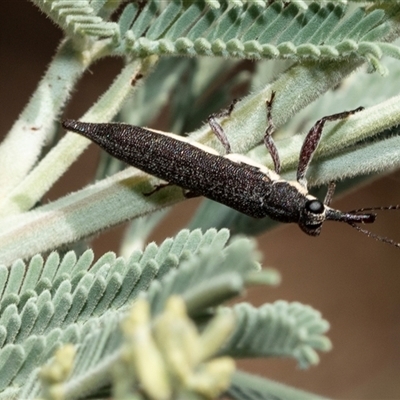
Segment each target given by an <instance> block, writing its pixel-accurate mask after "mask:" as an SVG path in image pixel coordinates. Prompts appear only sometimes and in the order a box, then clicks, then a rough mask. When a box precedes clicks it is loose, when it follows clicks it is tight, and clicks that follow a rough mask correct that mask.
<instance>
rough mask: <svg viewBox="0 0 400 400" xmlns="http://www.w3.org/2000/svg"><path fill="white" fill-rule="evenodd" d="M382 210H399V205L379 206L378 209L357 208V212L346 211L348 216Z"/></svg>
mask: <svg viewBox="0 0 400 400" xmlns="http://www.w3.org/2000/svg"><path fill="white" fill-rule="evenodd" d="M382 210H386V211H388V210H400V204H396V205H394V206H380V207H368V208H359V209H358V210H352V211H348V213H349V214H356V213H359V212H364V211H382Z"/></svg>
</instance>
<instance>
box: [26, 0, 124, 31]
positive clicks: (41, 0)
mask: <svg viewBox="0 0 400 400" xmlns="http://www.w3.org/2000/svg"><path fill="white" fill-rule="evenodd" d="M32 1H33V2H34V3H35V4H36V5H37V6H38V7H39V8H40V9H41V10H42V11H43V12H45V13H46V14H47V15H48V16H49V17H50V18H51V19H52V20H53V21H54V22H55V23H57V24H58V25H60V26H61V27H63V28H64V29H65V31H66V32H68V33H69V34H70V35H71V36H74V35H85V36H94V37H101V38H108V37H115V36H116V35H118V33H119V29H118V25H117V24H116V23H114V22H107V21H105V20H104V19H103V18H102V17H100V16H99V15H97V14H98V13H99V11H101V8H102V7H101V6H102V3H104V1H103V2H101V1H98V2H93V1H89V0H78V1H70V0H32ZM92 3H94V4H92ZM116 5H117V2H114V7H115V6H116Z"/></svg>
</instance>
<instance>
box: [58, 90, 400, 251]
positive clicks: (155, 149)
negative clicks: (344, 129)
mask: <svg viewBox="0 0 400 400" xmlns="http://www.w3.org/2000/svg"><path fill="white" fill-rule="evenodd" d="M274 97H275V92H272V94H271V97H270V99H269V100H267V101H266V109H267V121H268V125H267V128H266V130H265V135H264V143H265V145H266V147H267V149H268V151H269V153H270V155H271V157H272V160H273V163H274V167H275V168H274V170H270V169H268V168H267V167H265V166H263V165H260V164H256V163H254V162H253V161H252V160H251V159H249V158H247V157H245V156H242V155H238V154H234V153H232V152H231V148H230V144H229V141H228V139H227V136H226V134H225V132H224V130H223V128H222V126H221V124H220V123H219V122H217V118H220V117H225V116H229V115H230V113H231V112H232V110H233V107H234V103H232V105H231V106H230V107H229V108H228V109H227V110H225V111H223V112H221V113H218V114H212V115H211V116H210V117H209V118H208V122H209V125H210V127H211V130H212V131H213V132H214V134H215V135H216V136H217V137H218V139H219V140H220V142H221V143H222V145H223V146H224V148H225V150H226V154H225V155H220V154H219V153H218V152H216V151H215V150H214V149H212V148H209V147H207V146H204V145H200V144H198V143H189V142H188V141H187V140H185V139H184V138H182V137H180V136H176V135H173V134H166V133H160V132H155V131H151V130H149V129H145V128H142V127H138V126H131V125H125V124H120V123H103V124H95V123H86V122H80V121H76V120H71V119H67V120H65V121H63V123H62V125H63V127H64V128H65V129H67V130H69V131H73V132H76V133H79V134H81V135H83V136H85V137H87V138H89V139H90V140H92V141H93V142H95V143H97V144H98V145H99V146H100V147H101V148H102V149H104V150H105V151H107V152H108V153H109V154H111V155H112V156H114V157H116V158H118V159H120V160H122V161H124V162H126V163H128V164H130V165H132V166H134V167H136V168H138V169H140V170H142V171H144V172H147V173H149V174H151V175H154V176H156V177H158V178H160V179H162V180H164V181H166V182H168V184H173V185H178V186H180V187H181V188H183V189H184V191H185V192H184V193H185V195H186V196H187V197H195V196H205V197H207V198H209V199H212V200H215V201H217V202H219V203H222V204H225V205H227V206H229V207H231V208H233V209H235V210H238V211H240V212H242V213H244V214H246V215H248V216H250V217H253V218H264V217H266V216H269V217H270V218H272V219H274V220H277V221H279V222H284V223H289V222H292V223H297V224H298V225H299V227H300V228H301V229H302V230H303V231H304V232H305V233H307V234H308V235H311V236H318V235H319V234H320V232H321V227H322V224H323V223H324V222H325V221H340V222H345V223H347V224H349V225H350V226H352V227H353V228H356V229H357V230H359V231H361V232H363V233H365V234H367V235H368V236H371V237H374V238H376V239H378V240H381V241H384V242H386V243H390V244H392V245H394V246H396V247H400V243H395V242H394V241H392V240H391V239H388V238H385V237H380V236H377V235H375V234H373V233H371V232H369V231H367V230H365V229H363V228H361V227H360V226H359V224H369V223H373V222H374V221H375V219H376V214H374V213H366V211H374V210H378V209H380V210H383V209H385V210H388V209H390V210H392V209H399V208H400V206H399V205H397V206H388V207H375V208H364V209H359V210H353V211H349V212H342V211H339V210H335V209H333V208H331V207H330V206H329V205H330V202H331V200H332V196H333V193H334V188H335V185H334V184H333V183H331V184H330V185H329V187H328V191H327V194H326V196H325V199H324V201H323V202H321V201H320V200H318V199H317V198H316V197H314V196H313V195H311V194H310V193H309V192H308V188H307V180H306V172H307V169H308V167H309V165H310V163H311V160H312V157H313V155H314V153H315V150H316V149H317V146H318V144H319V142H320V139H321V135H322V131H323V127H324V125H325V123H326V122H327V121H336V120H341V119H345V118H347V117H349V116H350V115H352V114H354V113H356V112H359V111H361V110H362V109H363V108H362V107H359V108H357V109H354V110H351V111H345V112H341V113H338V114H333V115H329V116H326V117H323V118H321V119H320V120H318V121H317V122H316V123H315V125H314V126H313V127H312V128H311V129H310V131H309V132H308V134H307V135H306V138H305V140H304V142H303V145H302V148H301V150H300V157H299V163H298V168H297V176H296V180H293V181H287V180H285V179H283V178H282V177H280V175H279V173H280V169H281V163H280V159H279V154H278V151H277V148H276V146H275V143H274V141H273V138H272V134H273V132H274V131H275V127H274V124H273V121H272V116H271V110H272V104H273V101H274ZM164 186H165V185H164ZM161 187H163V185H161V186H160V187H158V188H156V189H155V190H154V191H157V190H158V189H159V188H161ZM154 191H153V192H154Z"/></svg>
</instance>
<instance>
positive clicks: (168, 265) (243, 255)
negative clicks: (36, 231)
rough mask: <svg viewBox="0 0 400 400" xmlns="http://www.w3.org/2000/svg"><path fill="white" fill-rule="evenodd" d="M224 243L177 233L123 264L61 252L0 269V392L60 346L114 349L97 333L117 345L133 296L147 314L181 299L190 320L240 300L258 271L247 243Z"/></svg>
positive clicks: (220, 238) (210, 235) (224, 236)
mask: <svg viewBox="0 0 400 400" xmlns="http://www.w3.org/2000/svg"><path fill="white" fill-rule="evenodd" d="M228 238H229V233H228V231H227V230H222V231H219V232H217V231H216V230H214V229H211V230H209V231H207V232H205V233H204V234H202V233H201V232H200V230H196V231H193V232H189V231H187V230H183V231H181V232H180V233H179V234H178V235H177V236H176V238H175V239H167V240H165V241H164V242H163V243H162V244H161V245H160V246H156V245H155V244H154V243H153V244H150V245H148V246H147V247H146V249H145V250H144V251H143V252H142V251H135V252H134V253H133V254H132V255H131V256H130V258H129V259H128V260H127V261H125V260H124V259H122V258H117V257H116V256H115V254H113V253H106V254H105V255H103V256H102V257H101V258H100V259H99V260H97V261H96V262H95V263H94V264H93V265H92V263H93V258H94V255H93V252H92V251H91V250H88V251H86V252H84V253H83V254H82V255H81V256H80V257H79V258H78V257H77V256H76V255H75V253H73V252H69V253H67V254H66V255H65V256H64V257H63V258H62V259H61V258H60V256H59V255H58V254H57V253H55V252H54V253H52V254H50V255H49V257H48V258H47V260H46V261H45V260H43V258H42V257H40V256H35V257H33V258H32V259H31V260H30V262H29V263H28V264H27V265H25V264H24V263H23V262H22V261H20V260H18V261H16V262H15V263H14V264H13V265H12V266H11V268H10V269H7V268H5V267H1V268H0V276H1V277H2V281H1V282H0V283H1V288H2V296H1V300H2V301H1V305H2V308H1V310H2V311H1V315H0V340H1V344H2V348H1V349H0V360H3V361H4V364H3V366H2V367H1V366H0V376H2V377H3V380H2V381H0V383H1V384H2V385H1V386H0V392H1V391H4V390H6V388H7V387H8V386H9V385H10V384H12V385H17V386H19V385H21V384H22V383H24V382H25V381H26V379H27V378H28V377H30V374H31V373H32V371H33V370H34V368H35V367H37V366H39V365H41V364H42V363H43V362H45V361H46V360H47V359H48V358H49V357H50V356H51V355H52V354H53V352H54V350H55V349H56V348H57V347H59V346H60V345H61V344H64V343H76V344H78V343H79V344H82V342H83V341H85V343H86V341H87V346H90V348H91V349H95V348H96V346H95V347H93V346H94V345H93V341H94V342H95V343H99V342H101V343H103V345H102V346H100V350H98V351H99V355H98V357H100V356H101V357H105V354H108V352H110V351H112V350H113V349H115V346H114V345H112V346H111V345H110V343H111V342H110V340H111V339H106V336H104V335H105V333H104V332H108V334H109V335H111V333H112V332H113V333H112V334H113V335H114V334H115V335H117V336H116V338H117V339H115V338H114V339H112V340H114V341H116V342H115V343H117V344H118V343H119V341H118V340H119V339H118V337H119V336H118V335H119V333H115V332H117V331H116V326H117V325H118V324H117V322H116V321H117V320H119V318H120V317H119V315H120V314H121V313H123V311H124V309H125V308H126V305H127V304H128V303H130V302H131V301H132V300H134V299H135V298H137V296H138V295H139V294H140V293H146V297H147V298H148V299H149V301H150V303H151V308H152V312H153V314H154V315H155V314H157V313H158V312H159V311H160V310H162V309H163V307H164V305H165V300H166V299H167V298H168V297H169V296H171V295H172V294H181V295H182V296H183V298H184V299H185V300H186V302H187V306H188V309H189V312H190V313H191V314H197V313H199V312H201V311H202V310H204V309H205V308H206V307H208V306H212V305H218V304H219V303H220V302H221V301H223V300H225V299H227V298H230V297H232V296H234V295H236V294H238V293H240V292H241V291H242V290H243V287H244V285H245V281H246V276H247V275H249V274H251V272H252V271H255V270H258V265H257V263H255V262H254V250H253V245H252V243H251V242H249V241H247V240H244V239H242V240H237V241H234V242H233V243H232V244H231V245H229V246H228V247H226V248H225V249H224V247H225V246H226V242H227V240H228ZM215 255H217V256H215ZM178 267H179V268H178ZM177 268H178V269H177ZM27 280H29V281H27ZM161 282H162V283H161ZM144 291H146V292H144ZM106 327H107V328H106ZM107 329H108V330H107ZM88 335H89V336H88ZM93 335H94V336H93ZM96 335H100V336H99V337H97V336H96ZM93 337H97V339H96V340H95V339H93ZM107 337H108V336H107ZM113 337H114V336H113ZM88 338H89V339H88ZM98 341H99V342H98ZM113 343H114V342H113ZM85 346H86V345H85ZM85 346H84V348H85V349H86V350H84V351H85V352H90V351H92V350H90V349H87V348H86V347H85ZM104 346H106V347H107V350H106V353H104ZM85 354H86V353H85ZM92 358H93V360H98V358H96V357H90V359H92ZM83 359H86V358H85V357H83ZM7 360H9V361H7ZM10 360H11V361H12V360H14V361H13V362H11V361H10ZM6 361H7V362H6ZM82 362H83V361H82ZM95 363H96V362H95V361H94V364H92V366H94V365H95ZM82 368H83V370H85V368H86V366H84V367H82ZM4 393H9V392H4ZM0 398H1V396H0Z"/></svg>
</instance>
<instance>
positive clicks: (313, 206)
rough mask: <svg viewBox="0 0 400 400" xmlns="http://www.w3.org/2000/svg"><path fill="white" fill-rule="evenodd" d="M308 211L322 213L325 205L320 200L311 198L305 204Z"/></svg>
mask: <svg viewBox="0 0 400 400" xmlns="http://www.w3.org/2000/svg"><path fill="white" fill-rule="evenodd" d="M305 208H306V211H308V212H311V213H313V214H322V213H323V212H324V210H325V206H324V204H323V203H321V202H320V201H319V200H310V201H307V203H306V205H305Z"/></svg>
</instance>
